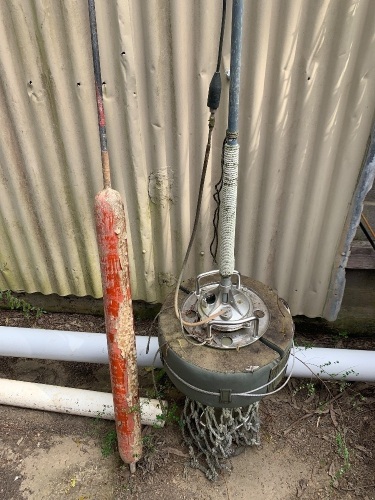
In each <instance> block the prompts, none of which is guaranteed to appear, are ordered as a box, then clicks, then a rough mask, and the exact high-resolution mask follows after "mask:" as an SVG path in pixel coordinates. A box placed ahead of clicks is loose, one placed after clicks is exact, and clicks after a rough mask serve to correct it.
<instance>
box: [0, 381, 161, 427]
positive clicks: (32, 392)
mask: <svg viewBox="0 0 375 500" xmlns="http://www.w3.org/2000/svg"><path fill="white" fill-rule="evenodd" d="M0 404H2V405H10V406H20V407H22V408H31V409H33V410H44V411H53V412H57V413H69V414H71V415H81V416H83V417H94V418H95V417H100V418H104V419H107V420H114V419H115V417H114V412H113V399H112V394H109V393H106V392H96V391H87V390H84V389H73V388H72V387H58V386H54V385H46V384H36V383H33V382H20V381H18V380H8V379H4V378H2V379H0ZM161 405H163V408H166V407H167V403H166V401H162V402H160V401H158V400H157V399H147V398H140V410H141V421H142V424H143V425H153V426H157V427H163V426H164V419H163V409H162V408H161Z"/></svg>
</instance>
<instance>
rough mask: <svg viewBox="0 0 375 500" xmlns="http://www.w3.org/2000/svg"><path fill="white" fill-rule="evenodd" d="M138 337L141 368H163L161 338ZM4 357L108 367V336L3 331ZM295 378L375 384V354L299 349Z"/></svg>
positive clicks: (1, 352) (1, 351) (0, 329)
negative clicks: (153, 365)
mask: <svg viewBox="0 0 375 500" xmlns="http://www.w3.org/2000/svg"><path fill="white" fill-rule="evenodd" d="M147 342H148V337H143V336H139V335H137V337H136V343H137V362H138V365H139V366H152V364H153V362H154V359H155V367H157V368H160V367H162V362H161V359H160V356H159V354H158V355H157V356H156V358H155V355H156V353H157V351H158V348H159V346H158V339H157V337H151V339H150V350H149V353H148V354H146V346H147ZM0 356H16V357H25V358H38V359H54V360H60V361H82V362H86V363H108V353H107V341H106V336H105V335H104V334H102V333H86V332H68V331H60V330H38V329H33V328H16V327H5V326H1V327H0ZM295 356H296V358H295V362H294V368H293V377H296V378H314V377H316V376H319V377H320V378H322V379H332V380H347V381H354V382H355V381H357V382H375V352H374V351H363V350H354V349H331V348H320V347H311V348H304V347H297V348H296V352H295ZM292 365H293V358H292V356H290V358H289V360H288V366H287V370H286V375H289V374H290V371H291V369H292Z"/></svg>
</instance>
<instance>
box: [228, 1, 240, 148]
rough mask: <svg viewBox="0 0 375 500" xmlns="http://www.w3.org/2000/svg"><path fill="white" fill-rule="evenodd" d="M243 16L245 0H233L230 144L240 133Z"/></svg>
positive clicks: (235, 142) (229, 116)
mask: <svg viewBox="0 0 375 500" xmlns="http://www.w3.org/2000/svg"><path fill="white" fill-rule="evenodd" d="M242 18H243V0H233V6H232V36H231V54H230V86H229V115H228V129H227V141H228V144H230V145H234V144H237V137H236V138H233V135H237V134H238V121H239V108H240V76H241V49H242Z"/></svg>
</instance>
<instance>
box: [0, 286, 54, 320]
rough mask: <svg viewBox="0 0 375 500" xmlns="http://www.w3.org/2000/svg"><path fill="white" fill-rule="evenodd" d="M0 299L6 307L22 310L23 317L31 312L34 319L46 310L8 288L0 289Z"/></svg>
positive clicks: (28, 315) (26, 316)
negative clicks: (19, 296)
mask: <svg viewBox="0 0 375 500" xmlns="http://www.w3.org/2000/svg"><path fill="white" fill-rule="evenodd" d="M0 300H2V301H3V304H4V306H5V307H6V308H7V309H11V310H17V311H22V312H23V314H24V316H25V318H29V317H30V314H33V315H35V318H36V319H39V318H40V317H41V316H42V315H43V314H45V312H46V311H44V310H43V309H42V308H41V307H35V306H33V305H31V304H30V303H29V302H27V301H26V300H23V299H20V298H18V297H16V296H15V295H13V294H12V292H11V291H10V290H5V291H3V292H1V291H0Z"/></svg>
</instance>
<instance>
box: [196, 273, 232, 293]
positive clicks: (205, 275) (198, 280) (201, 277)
mask: <svg viewBox="0 0 375 500" xmlns="http://www.w3.org/2000/svg"><path fill="white" fill-rule="evenodd" d="M215 274H220V271H219V269H214V270H213V271H208V272H206V273H202V274H198V276H197V279H196V281H195V293H196V295H197V296H198V295H200V291H201V285H200V280H201V279H203V278H207V277H208V276H213V275H215ZM232 276H235V277H236V278H237V280H236V281H237V282H236V284H235V285H236V288H237V290H240V289H241V275H240V273H239V272H238V271H233V274H232Z"/></svg>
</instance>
